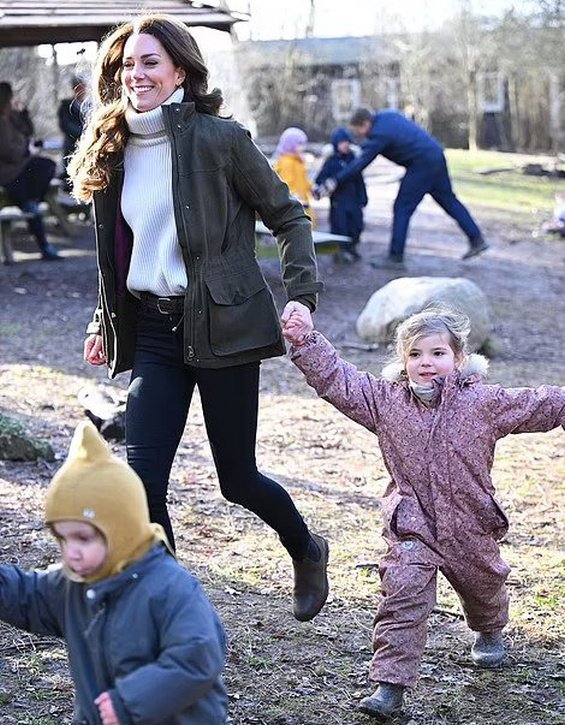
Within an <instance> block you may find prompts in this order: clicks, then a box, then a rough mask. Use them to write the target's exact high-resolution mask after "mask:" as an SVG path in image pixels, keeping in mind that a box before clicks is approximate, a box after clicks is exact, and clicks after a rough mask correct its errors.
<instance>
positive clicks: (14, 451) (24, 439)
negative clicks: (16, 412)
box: [0, 413, 55, 461]
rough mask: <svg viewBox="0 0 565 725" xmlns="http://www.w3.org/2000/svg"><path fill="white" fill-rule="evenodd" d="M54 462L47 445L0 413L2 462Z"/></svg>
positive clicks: (0, 454)
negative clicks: (43, 460)
mask: <svg viewBox="0 0 565 725" xmlns="http://www.w3.org/2000/svg"><path fill="white" fill-rule="evenodd" d="M38 458H44V459H45V460H47V461H54V460H55V453H54V451H53V449H52V448H51V446H50V445H49V443H47V442H46V441H41V440H38V439H37V438H33V437H32V436H30V435H29V434H28V433H27V432H26V430H25V428H24V427H23V425H22V424H21V423H20V422H19V421H17V420H15V419H14V418H10V417H8V416H7V415H2V414H1V413H0V459H1V460H4V461H36V460H37V459H38Z"/></svg>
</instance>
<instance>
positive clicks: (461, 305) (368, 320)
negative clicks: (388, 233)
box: [356, 277, 491, 352]
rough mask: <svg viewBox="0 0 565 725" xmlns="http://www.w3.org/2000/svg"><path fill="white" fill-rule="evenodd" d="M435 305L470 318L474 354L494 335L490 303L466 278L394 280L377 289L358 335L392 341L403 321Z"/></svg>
mask: <svg viewBox="0 0 565 725" xmlns="http://www.w3.org/2000/svg"><path fill="white" fill-rule="evenodd" d="M434 302H440V303H442V304H445V305H447V306H449V307H452V308H454V309H457V310H459V311H460V312H463V313H465V314H466V315H467V316H468V317H469V319H470V321H471V335H470V337H469V348H470V350H471V351H473V352H474V351H476V350H479V349H480V348H481V347H482V346H483V345H484V343H485V342H486V341H487V339H488V338H489V335H490V332H491V322H490V307H489V302H488V300H487V298H486V295H485V294H484V292H483V291H482V290H481V289H480V287H478V286H477V285H476V284H475V283H474V282H471V280H469V279H466V278H465V277H399V278H398V279H393V280H392V281H391V282H389V283H388V284H386V285H385V286H384V287H381V288H380V289H379V290H377V291H376V292H375V293H374V294H373V295H372V297H371V298H370V299H369V301H368V302H367V304H366V305H365V308H364V310H363V311H362V312H361V314H360V315H359V317H358V319H357V325H356V327H357V334H358V335H359V337H361V339H363V340H364V341H366V342H370V343H375V342H377V343H378V342H389V341H391V340H392V339H393V337H394V331H395V330H396V328H397V326H398V325H399V324H400V323H401V322H403V321H404V320H405V319H406V318H407V317H410V315H413V314H414V313H416V312H421V311H422V310H423V309H424V307H427V306H428V305H430V304H432V303H434Z"/></svg>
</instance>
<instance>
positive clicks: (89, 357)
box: [84, 335, 107, 365]
mask: <svg viewBox="0 0 565 725" xmlns="http://www.w3.org/2000/svg"><path fill="white" fill-rule="evenodd" d="M84 359H85V360H86V362H87V363H89V364H90V365H104V363H106V362H107V360H106V353H105V352H104V343H103V341H102V335H89V336H88V337H87V338H86V340H85V341H84Z"/></svg>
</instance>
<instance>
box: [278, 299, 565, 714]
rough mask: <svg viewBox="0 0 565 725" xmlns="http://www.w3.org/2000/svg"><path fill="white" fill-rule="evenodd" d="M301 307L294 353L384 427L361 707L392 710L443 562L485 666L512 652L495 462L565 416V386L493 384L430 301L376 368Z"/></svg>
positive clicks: (416, 659) (409, 674) (412, 670)
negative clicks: (380, 554)
mask: <svg viewBox="0 0 565 725" xmlns="http://www.w3.org/2000/svg"><path fill="white" fill-rule="evenodd" d="M304 330H305V328H304V324H303V321H302V320H301V319H300V318H299V316H298V313H293V315H291V316H290V318H289V319H288V320H287V321H286V323H285V325H284V327H283V332H284V334H285V337H286V338H287V340H289V341H290V342H292V343H293V347H292V348H291V358H292V361H293V362H294V363H295V365H297V366H298V368H299V369H300V370H302V372H303V373H304V375H305V376H306V381H307V383H308V384H309V385H311V386H312V387H313V388H314V389H315V390H316V392H317V393H318V395H320V396H321V397H322V398H324V399H325V400H327V401H328V402H330V403H331V404H332V405H333V406H335V407H336V408H337V409H338V410H340V411H341V412H342V413H344V414H345V415H347V416H348V417H349V418H351V419H352V420H354V421H356V422H358V423H360V424H361V425H363V426H364V427H365V428H367V429H368V430H370V431H372V432H374V433H375V434H376V435H377V437H378V441H379V446H380V449H381V452H382V456H383V459H384V463H385V466H386V468H387V470H388V472H389V474H390V476H391V480H390V483H389V485H388V487H387V489H386V491H385V494H384V497H383V500H382V512H383V516H384V524H385V528H384V537H385V540H386V543H387V545H388V549H387V552H386V554H385V556H384V558H383V559H382V561H381V563H380V567H379V573H380V577H381V587H382V595H383V596H382V600H381V602H380V606H379V608H378V611H377V615H376V617H375V628H374V636H373V647H374V656H373V659H372V662H371V666H370V672H369V677H370V679H371V680H372V681H373V682H374V683H375V684H376V685H377V688H376V691H375V692H374V693H373V694H372V695H371V696H369V697H366V698H364V699H363V700H362V701H361V703H360V709H361V710H362V711H363V712H365V713H368V714H370V715H373V716H375V717H378V718H381V719H386V718H387V717H390V716H392V715H393V714H395V713H396V712H398V711H399V710H400V709H401V708H402V702H403V693H404V690H405V688H406V687H413V686H414V685H415V683H416V679H417V676H418V670H419V665H420V660H421V657H422V653H423V650H424V647H425V642H426V620H427V619H428V616H429V615H430V613H431V612H432V610H433V608H434V605H435V601H436V582H437V573H438V571H441V572H442V574H443V575H444V576H445V577H446V578H447V580H448V581H449V583H450V584H451V585H452V587H453V588H454V589H455V591H456V592H457V594H458V596H459V598H460V600H461V602H462V605H463V611H464V614H465V618H466V621H467V624H468V626H469V627H470V629H471V630H473V631H474V632H475V633H476V634H475V639H474V644H473V646H472V650H471V656H472V659H473V661H474V662H475V664H477V665H479V666H483V667H495V666H497V665H499V664H500V663H501V662H502V660H503V659H504V656H505V649H504V643H503V639H502V629H503V627H504V626H505V625H506V623H507V622H508V593H507V589H506V586H505V580H506V578H507V576H508V573H509V571H510V569H509V567H508V565H507V564H506V563H505V562H504V561H503V560H502V558H501V556H500V549H499V545H498V540H499V539H500V538H502V537H503V536H504V534H505V533H506V531H507V528H508V520H507V518H506V516H505V515H504V513H503V511H502V510H501V508H500V506H499V504H498V503H497V502H496V500H495V498H494V493H495V491H494V486H493V483H492V480H491V477H490V472H491V468H492V464H493V459H494V451H495V445H496V442H497V441H498V440H499V439H500V438H503V437H504V436H506V435H508V434H509V433H526V432H534V431H548V430H551V429H552V428H556V427H558V426H563V425H565V388H561V387H552V386H541V387H539V388H537V389H535V390H534V389H529V388H503V387H501V386H500V385H487V384H485V383H483V381H482V378H483V377H484V375H485V374H486V369H487V365H488V363H487V361H486V359H485V358H483V357H482V356H480V355H467V353H466V340H467V337H468V334H469V331H470V325H469V321H468V319H467V318H466V317H465V316H463V315H460V314H458V313H456V312H453V311H450V310H447V309H445V308H428V309H426V310H424V311H423V312H421V313H418V314H415V315H413V316H412V317H410V318H408V319H407V320H406V321H405V322H403V323H402V324H401V325H400V326H399V327H398V329H397V336H396V337H397V361H396V363H394V364H391V365H389V366H387V367H386V368H385V369H384V370H383V377H381V378H377V377H375V376H373V375H372V374H370V373H368V372H361V371H359V370H357V368H356V367H355V366H354V365H352V364H350V363H348V362H346V361H345V360H342V359H341V358H340V357H339V355H338V354H337V352H336V350H335V349H334V347H333V346H332V345H331V344H330V343H329V342H328V341H327V340H326V339H325V338H324V337H323V336H322V335H321V334H320V333H319V332H316V331H313V332H310V333H306V334H304Z"/></svg>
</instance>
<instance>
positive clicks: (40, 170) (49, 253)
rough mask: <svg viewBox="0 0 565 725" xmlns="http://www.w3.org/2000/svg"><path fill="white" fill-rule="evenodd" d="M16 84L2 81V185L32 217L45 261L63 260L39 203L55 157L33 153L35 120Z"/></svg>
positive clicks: (33, 232) (52, 172)
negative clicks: (21, 100) (18, 96)
mask: <svg viewBox="0 0 565 725" xmlns="http://www.w3.org/2000/svg"><path fill="white" fill-rule="evenodd" d="M13 96H14V94H13V91H12V86H11V85H10V84H9V83H7V82H5V81H4V82H2V83H0V139H1V140H2V142H1V143H0V186H3V187H4V189H5V191H6V193H7V194H8V197H9V198H10V201H12V202H13V203H14V204H16V205H17V206H19V207H20V209H21V210H22V211H24V212H26V213H28V214H30V215H31V216H30V217H29V218H28V228H29V231H30V234H31V235H32V236H33V237H35V240H36V241H37V245H38V247H39V249H40V251H41V258H42V259H44V260H45V261H52V260H55V259H62V257H60V256H59V253H58V252H57V249H56V248H55V247H54V246H53V245H52V244H50V243H49V242H48V241H47V237H46V235H45V227H44V226H43V218H42V216H41V211H40V210H39V202H40V201H43V198H44V197H45V194H46V193H47V190H48V189H49V184H50V183H51V179H52V178H53V176H54V175H55V163H54V162H53V161H51V159H46V158H42V157H40V156H30V153H29V142H30V139H31V137H32V135H33V123H32V121H31V118H30V117H29V113H28V111H27V109H26V108H24V106H22V105H21V104H20V103H17V102H15V101H14V98H13Z"/></svg>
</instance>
